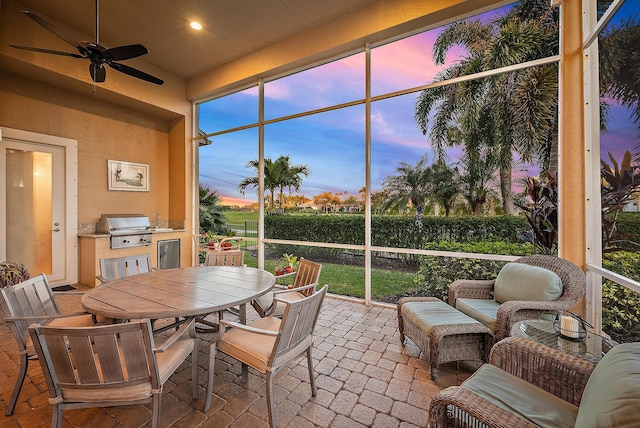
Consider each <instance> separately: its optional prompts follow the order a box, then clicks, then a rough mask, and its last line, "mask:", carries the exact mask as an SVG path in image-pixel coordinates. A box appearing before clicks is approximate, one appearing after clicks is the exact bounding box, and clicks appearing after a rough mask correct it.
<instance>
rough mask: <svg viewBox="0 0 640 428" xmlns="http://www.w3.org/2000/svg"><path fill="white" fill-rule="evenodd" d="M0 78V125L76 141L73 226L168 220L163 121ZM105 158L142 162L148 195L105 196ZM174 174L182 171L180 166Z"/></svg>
mask: <svg viewBox="0 0 640 428" xmlns="http://www.w3.org/2000/svg"><path fill="white" fill-rule="evenodd" d="M1 77H2V78H1V80H0V82H1V83H0V96H1V97H2V104H3V108H2V109H0V124H2V125H3V126H6V127H9V128H16V129H21V130H25V131H31V132H37V133H42V134H48V135H54V136H58V137H65V138H71V139H74V140H77V141H78V222H79V223H88V222H96V221H98V219H99V218H100V214H102V213H112V212H113V213H119V212H139V213H142V214H146V215H148V216H149V217H151V218H155V215H156V213H158V212H159V213H160V215H161V217H162V218H163V219H165V220H166V219H168V216H169V191H168V190H169V136H168V124H167V122H166V121H165V120H159V119H155V118H153V117H150V116H148V115H144V114H142V113H136V112H135V111H131V110H126V109H124V108H122V107H118V106H114V105H111V104H108V103H104V102H101V101H96V100H91V99H86V97H82V96H78V95H75V94H69V93H68V92H65V91H62V90H58V89H55V88H51V87H47V86H44V85H41V84H39V83H35V82H31V81H28V80H26V79H22V78H17V77H14V76H8V75H2V76H1ZM8 106H10V108H6V107H8ZM107 159H114V160H123V161H130V162H141V163H148V164H149V167H150V174H149V176H150V177H149V178H150V183H149V188H150V191H149V192H116V191H108V190H107ZM180 169H181V171H184V167H181V168H180ZM182 199H184V197H183V198H182ZM181 220H184V213H182V218H181Z"/></svg>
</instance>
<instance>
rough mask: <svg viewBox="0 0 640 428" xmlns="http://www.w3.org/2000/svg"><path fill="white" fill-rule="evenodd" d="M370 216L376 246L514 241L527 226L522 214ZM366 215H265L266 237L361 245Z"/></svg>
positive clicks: (421, 245)
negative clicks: (416, 217) (417, 217)
mask: <svg viewBox="0 0 640 428" xmlns="http://www.w3.org/2000/svg"><path fill="white" fill-rule="evenodd" d="M421 223H422V227H418V226H417V225H416V220H415V218H414V217H412V216H373V217H372V218H371V229H372V242H373V245H376V246H385V247H399V248H423V247H424V245H427V244H428V243H430V242H442V241H449V242H478V241H489V242H515V241H516V236H517V234H518V233H520V232H522V231H524V230H528V229H529V225H528V224H527V221H526V219H525V218H524V217H519V216H491V217H422V219H421ZM364 226H365V217H364V216H363V215H359V214H352V215H326V214H317V215H305V214H285V215H269V216H266V217H265V237H266V238H271V239H290V240H296V241H311V242H335V243H339V244H355V245H364V240H365V230H364Z"/></svg>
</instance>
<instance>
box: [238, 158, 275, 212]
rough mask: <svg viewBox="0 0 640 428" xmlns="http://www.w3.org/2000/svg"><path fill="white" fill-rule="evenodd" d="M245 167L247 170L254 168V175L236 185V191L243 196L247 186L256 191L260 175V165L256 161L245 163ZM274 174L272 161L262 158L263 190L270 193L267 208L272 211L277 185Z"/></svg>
mask: <svg viewBox="0 0 640 428" xmlns="http://www.w3.org/2000/svg"><path fill="white" fill-rule="evenodd" d="M246 167H247V168H254V169H255V170H256V175H255V176H253V177H247V178H245V179H243V180H242V181H241V182H240V184H238V190H239V191H240V193H241V194H243V195H244V193H245V191H246V190H247V187H249V186H253V187H255V188H256V190H257V189H258V176H259V174H260V164H259V162H258V160H251V161H249V162H247V165H246ZM274 174H275V171H274V164H273V161H272V160H271V158H264V188H265V190H268V191H269V193H270V195H269V208H270V209H273V206H274V196H275V191H276V189H277V188H278V183H277V181H276V178H275V176H274Z"/></svg>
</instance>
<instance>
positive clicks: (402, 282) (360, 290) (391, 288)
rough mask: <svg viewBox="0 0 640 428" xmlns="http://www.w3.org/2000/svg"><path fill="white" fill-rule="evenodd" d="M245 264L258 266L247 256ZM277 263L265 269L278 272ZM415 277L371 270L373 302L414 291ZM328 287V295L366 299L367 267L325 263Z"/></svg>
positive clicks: (268, 263)
mask: <svg viewBox="0 0 640 428" xmlns="http://www.w3.org/2000/svg"><path fill="white" fill-rule="evenodd" d="M244 262H245V263H246V265H247V266H253V267H257V266H258V259H256V258H254V257H251V255H250V254H249V253H246V254H245V258H244ZM276 262H277V260H265V261H264V263H265V266H264V267H265V269H266V270H267V271H269V272H274V271H275V265H276ZM413 277H414V274H412V273H407V272H402V271H396V270H385V269H372V270H371V284H372V290H371V295H372V296H371V297H372V299H373V300H378V301H385V299H384V298H385V297H387V296H395V295H399V294H403V293H406V292H408V291H411V290H413V288H414V287H415V285H414V284H413ZM290 280H291V278H283V281H278V283H283V282H286V281H289V282H286V283H290ZM324 284H329V292H330V293H335V294H340V295H343V296H352V297H359V298H362V299H364V267H362V266H348V265H342V264H333V263H322V272H321V273H320V285H324Z"/></svg>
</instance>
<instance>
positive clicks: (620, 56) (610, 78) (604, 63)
mask: <svg viewBox="0 0 640 428" xmlns="http://www.w3.org/2000/svg"><path fill="white" fill-rule="evenodd" d="M638 46H640V22H639V20H638V19H637V17H632V18H628V19H626V20H624V21H622V22H621V23H620V24H618V25H613V26H611V27H610V28H608V29H606V30H605V31H604V32H603V33H602V34H601V36H600V38H599V54H600V57H599V60H600V92H601V96H602V97H607V98H611V99H613V100H616V101H618V102H620V103H621V104H622V105H623V106H625V107H628V108H630V109H631V116H632V119H633V121H634V123H635V124H636V127H637V134H636V146H635V152H636V153H635V157H634V160H635V161H636V162H640V138H638V137H640V51H639V50H638ZM606 112H607V110H606V109H605V110H604V111H603V112H602V113H603V116H605V118H606ZM603 123H606V120H605V121H604V122H603Z"/></svg>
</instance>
